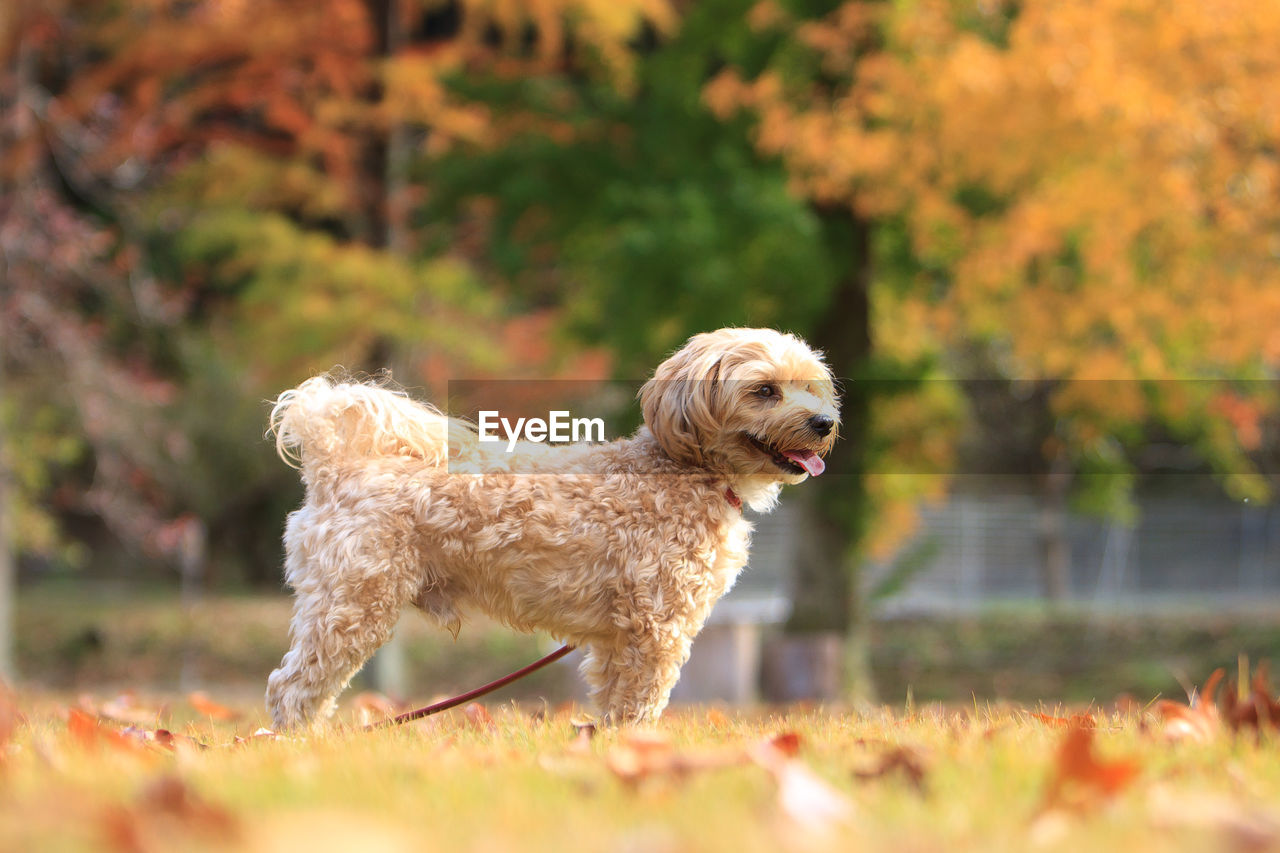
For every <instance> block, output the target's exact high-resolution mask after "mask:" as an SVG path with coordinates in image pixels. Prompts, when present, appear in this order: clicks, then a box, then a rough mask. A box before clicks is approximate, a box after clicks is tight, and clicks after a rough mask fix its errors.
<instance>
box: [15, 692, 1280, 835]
mask: <svg viewBox="0 0 1280 853" xmlns="http://www.w3.org/2000/svg"><path fill="white" fill-rule="evenodd" d="M215 698H216V697H215ZM373 704H374V703H373V702H372V701H370V700H369V699H368V698H367V697H366V698H365V699H363V700H360V699H359V698H358V697H353V698H352V699H349V700H348V702H347V705H346V710H345V712H344V713H345V715H346V716H345V718H344V719H345V720H346V723H347V725H346V726H345V727H342V728H337V729H334V730H332V731H329V732H326V733H324V734H319V735H311V736H308V737H306V738H296V739H282V738H273V737H267V736H260V737H248V736H249V735H251V734H252V732H254V730H255V729H257V728H258V727H259V726H260V725H262V724H263V722H264V721H263V719H262V718H261V712H260V711H259V710H258V709H257V708H250V707H248V706H247V705H246V706H245V707H243V708H239V707H237V708H234V709H231V710H233V711H235V712H236V713H238V714H239V716H237V718H236V719H233V720H214V719H211V718H210V717H208V716H207V715H208V714H209V713H213V714H215V715H217V714H218V713H219V709H218V707H217V704H216V702H214V703H212V704H207V705H204V706H202V707H203V708H204V712H205V714H206V716H203V717H202V716H201V715H200V714H198V713H197V712H196V711H195V709H194V707H193V706H192V704H191V703H190V702H189V700H188V699H186V698H181V697H179V698H170V699H169V700H168V703H167V704H163V703H162V702H161V701H160V699H159V698H157V697H144V698H141V699H134V700H132V704H130V702H129V701H126V700H116V701H112V697H105V696H104V697H99V698H97V699H91V698H88V697H77V698H74V699H70V698H68V697H65V696H57V695H50V694H47V693H25V694H19V695H18V696H16V697H15V698H14V699H13V701H12V703H10V705H8V706H7V709H6V713H12V712H13V711H15V710H16V711H17V712H20V714H21V715H22V719H20V720H18V721H16V722H14V723H13V724H12V726H11V727H10V730H9V732H8V734H6V735H5V740H6V742H7V745H6V747H5V750H4V753H3V754H4V763H3V767H2V772H0V786H2V790H3V792H4V796H3V797H0V849H10V850H20V849H22V850H35V849H39V850H42V851H43V850H84V849H109V850H126V851H134V850H141V851H153V850H154V851H160V850H176V849H219V850H221V849H235V850H290V851H294V850H307V851H316V850H423V849H427V850H435V849H440V850H476V851H490V850H492V851H507V850H521V851H525V850H529V851H539V850H548V851H551V850H555V851H563V850H640V851H650V850H653V851H666V850H671V851H683V850H689V851H694V850H696V851H718V850H725V851H733V853H748V851H757V850H758V851H773V850H779V849H839V850H848V849H867V848H870V849H883V850H894V851H897V850H938V849H945V850H957V849H958V850H965V849H969V850H993V849H995V850H1000V849H1007V850H1023V849H1027V848H1030V847H1037V848H1044V849H1062V850H1093V849H1128V850H1135V849H1140V850H1148V849H1188V850H1203V849H1235V848H1238V849H1263V848H1266V847H1267V846H1274V845H1275V844H1276V842H1277V838H1280V834H1278V833H1280V811H1277V809H1276V808H1275V806H1274V804H1276V803H1280V757H1278V755H1277V750H1276V743H1275V742H1274V740H1273V739H1272V735H1271V734H1270V733H1268V732H1264V733H1262V734H1261V735H1260V736H1259V734H1258V733H1257V732H1255V731H1253V730H1249V731H1247V732H1244V733H1242V734H1240V735H1235V734H1232V733H1231V732H1230V731H1229V730H1228V729H1226V728H1225V727H1222V726H1219V725H1210V726H1208V727H1207V728H1206V730H1205V732H1204V734H1203V736H1200V735H1197V736H1195V737H1182V738H1181V739H1179V740H1171V739H1170V738H1171V732H1170V731H1169V730H1166V729H1165V728H1164V727H1163V725H1162V723H1161V722H1160V721H1159V720H1158V719H1157V717H1156V715H1155V714H1153V713H1152V712H1151V711H1149V710H1144V709H1138V708H1133V709H1129V710H1127V712H1126V713H1123V714H1121V713H1114V714H1110V715H1103V714H1096V715H1095V716H1094V717H1093V719H1092V723H1093V724H1094V725H1095V726H1096V729H1090V730H1089V731H1088V734H1087V735H1084V734H1081V733H1079V732H1077V735H1079V736H1081V737H1086V739H1091V742H1090V745H1089V747H1088V748H1089V749H1091V750H1092V751H1091V752H1089V753H1088V754H1083V753H1080V752H1079V750H1078V749H1077V751H1076V753H1074V754H1073V753H1071V749H1070V748H1066V749H1065V751H1064V746H1063V745H1064V742H1065V739H1066V738H1067V737H1068V732H1069V731H1071V730H1070V729H1068V728H1065V727H1064V725H1065V720H1064V719H1061V718H1059V716H1056V715H1055V714H1054V713H1043V714H1041V716H1036V714H1035V713H1033V712H1031V711H1029V710H1024V709H1021V708H1018V707H1013V706H1003V707H998V708H997V707H971V708H965V709H943V708H928V709H924V710H920V711H918V712H916V713H911V714H908V713H905V712H902V711H894V710H891V709H887V708H876V709H872V710H869V711H866V712H864V713H851V712H846V711H840V710H837V709H826V710H818V709H802V708H791V709H786V710H779V711H775V712H764V711H758V712H752V713H744V714H734V713H728V712H723V711H720V710H714V709H713V710H702V709H699V710H684V711H678V712H676V713H673V714H671V715H669V716H668V717H667V718H665V719H664V721H663V723H662V725H661V726H660V729H659V730H658V733H657V734H656V735H644V736H641V735H636V734H635V733H631V732H619V731H602V732H600V733H598V734H597V735H596V736H595V737H594V738H591V739H589V740H588V739H587V738H586V735H585V734H581V733H579V732H578V731H577V730H576V729H575V727H574V725H573V723H572V720H573V718H574V714H575V711H574V710H573V709H568V708H561V709H558V710H552V711H549V712H548V711H542V710H538V709H535V710H533V711H532V712H530V710H529V709H522V708H517V707H515V706H509V705H508V706H502V705H491V706H490V707H489V709H488V712H487V713H486V712H484V711H477V710H475V709H472V711H471V713H470V714H466V713H463V712H461V711H455V712H450V713H449V714H447V715H442V716H441V717H437V718H432V719H430V720H427V721H423V722H420V723H417V724H413V725H410V726H406V727H402V728H398V729H391V730H386V731H380V732H376V733H365V732H362V731H360V730H358V729H356V728H354V724H355V723H356V722H358V720H357V715H358V712H357V711H356V710H355V709H356V708H357V707H359V706H363V707H369V706H372V705H373ZM77 706H78V707H79V708H82V709H85V710H87V711H88V712H89V713H87V714H84V715H83V716H81V715H80V714H79V713H76V712H72V711H71V710H70V709H71V708H72V707H77ZM1038 710H1041V711H1042V710H1043V709H1038ZM99 714H100V715H102V718H95V716H94V715H99ZM1064 714H1065V712H1064ZM490 715H491V716H490ZM0 716H4V715H0ZM105 717H115V718H118V719H119V720H121V721H123V722H114V721H112V720H110V719H105ZM128 722H132V723H134V724H135V728H134V730H132V731H129V730H128V729H127V728H126V723H128ZM158 728H163V729H166V730H168V731H170V732H173V733H175V734H177V735H185V736H187V737H189V738H192V739H193V740H195V741H198V742H199V743H200V744H202V745H203V746H197V745H194V744H191V743H187V742H185V741H184V740H183V739H182V738H181V737H179V738H177V742H176V743H175V744H173V749H172V750H171V749H167V748H164V747H163V746H161V745H158V744H156V743H154V742H151V741H149V740H148V738H154V737H155V730H156V729H158ZM780 733H794V734H795V735H796V736H797V738H795V739H791V740H786V741H785V742H786V743H787V744H788V745H789V746H795V745H796V744H797V743H798V752H796V753H795V754H794V756H793V755H792V754H791V753H790V751H789V749H780V748H778V747H777V746H774V745H770V738H771V737H773V736H775V735H778V734H780ZM161 737H163V735H161ZM237 738H246V739H245V740H243V741H242V742H239V743H237ZM778 743H782V742H778ZM762 750H763V751H762ZM1095 777H1096V778H1095ZM1054 780H1056V781H1054ZM1051 789H1052V790H1054V791H1057V793H1052V794H1051V793H1050V792H1051ZM1058 789H1061V790H1058Z"/></svg>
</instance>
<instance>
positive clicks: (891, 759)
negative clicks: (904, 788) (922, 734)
mask: <svg viewBox="0 0 1280 853" xmlns="http://www.w3.org/2000/svg"><path fill="white" fill-rule="evenodd" d="M895 772H901V773H902V775H903V776H905V777H906V779H907V781H908V782H910V783H911V787H913V788H915V789H916V791H917V792H918V793H920V794H924V793H926V790H925V777H926V776H927V775H928V770H927V768H926V766H925V760H924V757H923V756H922V755H921V754H920V753H919V752H918V751H916V750H914V749H911V748H910V747H906V746H899V747H896V748H894V749H892V750H890V751H889V752H885V753H882V754H881V755H880V758H879V760H878V761H877V762H876V763H875V764H873V765H871V766H869V767H866V768H863V769H861V770H855V771H853V775H854V777H855V778H857V779H861V780H863V781H867V780H871V779H880V778H883V777H885V776H888V775H889V774H890V773H895Z"/></svg>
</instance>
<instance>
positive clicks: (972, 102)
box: [708, 0, 1280, 591]
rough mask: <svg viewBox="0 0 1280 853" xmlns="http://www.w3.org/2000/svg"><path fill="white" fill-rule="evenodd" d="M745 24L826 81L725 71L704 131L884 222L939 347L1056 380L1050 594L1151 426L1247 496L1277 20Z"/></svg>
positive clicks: (1013, 11)
mask: <svg viewBox="0 0 1280 853" xmlns="http://www.w3.org/2000/svg"><path fill="white" fill-rule="evenodd" d="M1249 8H1252V7H1249ZM752 15H753V17H754V18H755V19H756V20H757V21H758V22H760V23H761V25H762V26H769V27H772V28H775V29H779V30H785V31H788V32H792V33H794V35H795V38H796V40H798V41H800V42H802V43H804V44H805V45H808V46H809V47H810V48H812V49H813V50H814V51H815V52H816V54H817V56H818V57H820V60H821V72H820V73H819V74H816V75H815V74H807V75H806V74H800V75H796V74H795V73H794V70H793V68H794V67H784V68H780V69H770V70H768V71H765V72H764V73H756V74H754V75H751V74H744V73H742V72H741V71H740V70H738V69H726V70H725V71H724V72H723V73H722V74H721V75H720V77H719V78H718V79H717V80H716V81H714V82H713V83H712V85H711V86H710V87H709V89H708V97H709V98H711V99H712V103H713V104H714V105H716V106H717V108H718V111H720V112H722V113H725V114H729V113H732V112H733V111H734V110H736V109H739V108H743V107H746V108H749V109H751V110H752V111H753V112H754V113H755V114H756V115H757V116H758V117H759V126H758V131H757V141H758V143H759V144H760V146H761V148H762V150H763V151H765V152H766V153H768V154H772V155H778V156H782V157H783V158H784V159H785V161H786V162H787V164H788V167H789V169H790V170H791V172H792V174H793V175H794V176H795V178H796V180H797V182H798V183H799V185H800V186H802V187H803V188H804V190H805V191H806V192H807V193H809V194H810V195H812V196H813V197H815V198H819V199H826V200H828V201H829V202H830V203H833V204H839V203H846V204H852V206H853V208H854V210H855V211H856V213H857V215H859V216H861V217H863V218H868V219H872V220H874V221H877V222H885V221H892V219H894V218H896V217H901V218H902V221H903V222H904V224H905V226H906V235H907V239H908V240H909V247H910V250H909V261H910V262H909V263H908V264H905V265H901V266H899V267H898V269H897V272H896V273H895V272H894V271H893V270H887V271H884V272H887V273H889V274H890V275H896V276H897V277H898V278H900V279H901V280H902V282H903V285H904V286H905V287H906V288H908V290H909V291H910V292H913V293H914V294H915V299H917V300H918V301H919V302H921V303H922V305H923V306H925V310H923V311H922V312H921V316H922V318H927V322H928V325H929V327H930V328H931V329H933V330H935V333H936V335H937V336H938V338H939V339H941V340H944V341H947V342H949V343H951V344H952V345H953V346H963V347H972V346H973V345H974V344H975V342H976V343H977V344H978V345H979V346H981V347H984V348H985V349H986V350H987V351H988V353H989V355H988V356H987V357H986V360H987V363H990V364H993V365H995V366H996V367H997V368H998V370H999V371H1000V372H1003V373H1005V374H1006V375H1008V376H1010V377H1014V378H1018V379H1032V380H1037V381H1040V382H1045V383H1049V384H1048V385H1047V386H1046V390H1047V392H1048V393H1047V399H1048V405H1049V408H1050V411H1051V412H1052V415H1053V419H1052V425H1053V426H1052V432H1051V433H1050V434H1048V435H1046V436H1044V441H1043V446H1042V451H1043V453H1044V454H1045V457H1046V463H1047V464H1046V468H1045V483H1046V490H1047V492H1048V494H1049V496H1050V498H1049V501H1050V509H1049V511H1048V512H1047V515H1046V531H1047V533H1046V554H1047V555H1048V558H1047V564H1048V565H1047V568H1048V569H1049V571H1047V572H1046V584H1047V586H1048V588H1049V589H1050V590H1054V589H1056V590H1059V591H1061V589H1062V584H1063V578H1062V565H1063V562H1064V559H1063V554H1062V551H1061V547H1060V546H1061V536H1060V535H1055V534H1054V531H1055V530H1057V531H1060V530H1061V514H1062V512H1063V511H1064V509H1065V500H1064V499H1063V495H1064V493H1065V489H1066V488H1067V486H1068V484H1070V483H1072V482H1073V481H1074V483H1075V484H1076V486H1077V498H1078V499H1079V500H1080V501H1082V502H1084V503H1085V504H1087V505H1091V506H1094V507H1096V508H1098V509H1101V510H1103V511H1108V512H1113V513H1119V514H1122V515H1123V514H1125V513H1126V512H1130V511H1131V508H1130V504H1129V492H1130V488H1131V486H1132V483H1133V469H1132V466H1131V464H1130V463H1129V460H1128V458H1127V457H1126V453H1125V447H1126V446H1132V445H1133V444H1135V443H1136V442H1138V441H1140V440H1141V439H1142V437H1143V435H1144V434H1146V433H1145V429H1144V427H1145V425H1147V424H1151V423H1153V422H1156V423H1159V424H1161V425H1162V428H1163V429H1165V430H1167V431H1169V432H1171V433H1172V434H1173V435H1174V436H1176V437H1177V438H1179V439H1180V440H1182V441H1184V442H1186V443H1188V444H1191V445H1193V446H1195V447H1196V448H1197V449H1198V450H1199V451H1200V453H1201V454H1202V455H1203V456H1204V457H1205V458H1206V459H1208V460H1209V461H1210V462H1211V463H1212V464H1213V465H1214V467H1215V469H1216V470H1218V471H1219V472H1220V473H1221V474H1222V475H1223V478H1224V482H1225V485H1226V487H1227V489H1228V491H1229V492H1230V493H1232V494H1234V495H1237V496H1255V497H1257V496H1263V495H1265V493H1266V485H1265V483H1264V482H1263V481H1262V480H1261V479H1260V478H1259V477H1257V476H1256V475H1255V474H1254V473H1253V469H1252V466H1251V465H1250V464H1249V461H1248V458H1247V455H1246V451H1248V450H1249V449H1251V448H1252V447H1255V446H1256V444H1257V440H1258V434H1259V430H1258V422H1257V419H1258V416H1259V415H1260V413H1261V412H1262V411H1263V405H1264V404H1266V403H1268V402H1269V399H1268V396H1267V395H1268V393H1269V389H1268V388H1267V387H1266V386H1265V385H1264V384H1263V383H1260V382H1250V381H1248V380H1253V379H1262V378H1265V377H1267V376H1269V375H1270V371H1271V370H1273V369H1274V365H1275V363H1276V357H1277V355H1280V349H1278V347H1280V338H1277V336H1276V332H1275V330H1274V327H1273V326H1272V324H1270V323H1268V322H1266V321H1265V320H1264V319H1263V318H1265V317H1267V316H1268V311H1267V308H1268V307H1269V306H1271V305H1272V303H1274V302H1275V301H1276V300H1277V299H1280V289H1278V288H1277V286H1276V271H1277V270H1276V248H1275V241H1276V237H1275V233H1276V231H1275V226H1276V222H1277V213H1278V212H1280V210H1277V204H1278V203H1280V202H1278V199H1280V196H1278V195H1277V194H1276V193H1275V192H1273V191H1271V189H1270V188H1272V187H1273V186H1274V182H1275V176H1276V167H1277V161H1276V154H1275V148H1274V140H1275V138H1276V130H1277V127H1278V125H1277V119H1276V113H1275V111H1274V110H1270V109H1268V108H1266V107H1264V106H1262V104H1263V103H1264V102H1267V95H1266V94H1265V93H1267V92H1269V91H1271V90H1273V89H1274V86H1275V83H1276V74H1277V71H1278V70H1280V61H1278V60H1277V59H1276V57H1275V55H1274V53H1273V52H1271V51H1269V49H1268V48H1267V47H1266V45H1268V44H1269V43H1270V41H1271V40H1272V39H1273V38H1274V37H1275V35H1276V34H1277V28H1278V27H1280V15H1277V14H1276V13H1275V12H1274V10H1268V11H1267V12H1266V13H1263V14H1253V13H1251V12H1248V11H1247V10H1246V7H1245V5H1244V4H1239V6H1238V8H1234V9H1224V8H1216V7H1215V8H1214V9H1209V8H1207V7H1196V8H1190V7H1186V8H1182V7H1179V8H1177V9H1171V8H1169V7H1167V6H1166V5H1164V4H1160V3H1156V2H1144V0H1099V2H1093V3H1087V4H1054V3H1017V4H1013V3H1008V4H1006V3H987V4H978V5H977V6H974V5H973V4H971V3H963V2H949V0H933V2H925V3H914V4H907V5H898V4H875V3H846V4H844V5H841V6H840V7H839V8H837V9H835V10H834V11H832V12H831V13H829V14H827V15H825V16H823V17H821V18H818V19H816V20H812V19H811V20H802V19H798V18H795V17H793V16H792V14H791V13H789V12H787V11H786V10H785V9H784V7H783V5H782V4H775V3H771V2H768V0H766V2H763V3H761V4H759V5H757V6H756V7H755V10H754V11H753V13H752ZM1121 46H1123V47H1121ZM1188 379H1197V380H1216V381H1186V380H1188ZM1223 380H1226V381H1223ZM1241 380H1243V381H1241ZM1080 474H1083V475H1084V476H1079V475H1080ZM1095 474H1096V475H1099V476H1093V475H1095ZM1054 540H1058V541H1057V542H1056V543H1055V541H1054ZM1055 565H1056V566H1057V568H1056V570H1055V569H1054V566H1055Z"/></svg>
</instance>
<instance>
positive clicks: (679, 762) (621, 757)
mask: <svg viewBox="0 0 1280 853" xmlns="http://www.w3.org/2000/svg"><path fill="white" fill-rule="evenodd" d="M746 760H747V756H746V754H745V753H744V752H743V751H742V750H741V749H725V750H707V751H699V752H678V751H676V749H675V748H674V747H673V746H672V745H671V741H670V740H669V739H668V738H667V737H666V735H663V734H661V733H659V732H651V731H644V730H636V731H631V732H627V733H626V735H625V736H624V737H623V739H622V741H621V742H620V743H618V744H616V745H615V746H614V747H613V748H611V749H610V750H609V752H608V753H607V754H606V755H605V765H606V766H607V767H608V768H609V769H610V770H611V771H612V772H613V774H614V775H615V776H617V777H618V778H619V779H620V780H621V781H622V782H623V783H625V784H627V785H629V786H631V787H636V786H638V785H639V784H640V783H642V782H644V781H646V780H649V779H653V778H659V777H674V778H678V779H679V778H683V777H685V776H687V775H688V774H690V773H692V772H694V771H699V770H712V769H716V768H720V767H731V766H733V765H737V764H743V763H745V762H746Z"/></svg>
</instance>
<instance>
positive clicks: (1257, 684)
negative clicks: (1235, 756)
mask: <svg viewBox="0 0 1280 853" xmlns="http://www.w3.org/2000/svg"><path fill="white" fill-rule="evenodd" d="M1246 668H1247V664H1246ZM1269 669H1270V668H1269V666H1268V664H1267V662H1266V661H1262V662H1261V663H1260V664H1258V671H1257V672H1256V673H1255V674H1254V676H1253V681H1252V683H1251V684H1250V686H1249V692H1248V694H1247V695H1245V696H1243V697H1241V696H1240V692H1241V691H1239V690H1238V689H1237V687H1236V684H1235V682H1231V683H1229V684H1228V685H1227V689H1226V690H1224V691H1223V697H1222V716H1223V717H1224V718H1225V719H1226V721H1227V724H1228V725H1229V726H1231V728H1232V730H1233V731H1239V730H1240V729H1242V728H1253V729H1255V730H1257V731H1259V732H1260V731H1261V730H1262V729H1271V728H1275V727H1276V726H1277V725H1280V702H1277V701H1276V700H1275V699H1272V698H1271V684H1270V681H1271V679H1270V677H1269ZM1245 674H1247V673H1245Z"/></svg>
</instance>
